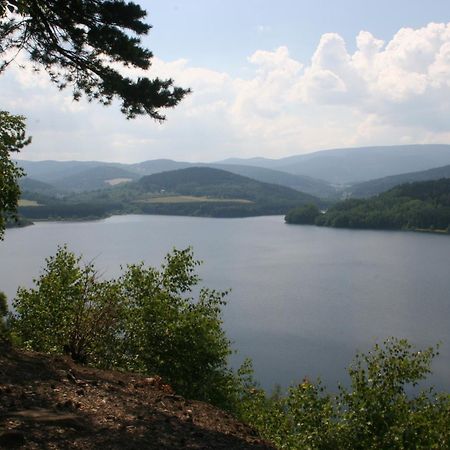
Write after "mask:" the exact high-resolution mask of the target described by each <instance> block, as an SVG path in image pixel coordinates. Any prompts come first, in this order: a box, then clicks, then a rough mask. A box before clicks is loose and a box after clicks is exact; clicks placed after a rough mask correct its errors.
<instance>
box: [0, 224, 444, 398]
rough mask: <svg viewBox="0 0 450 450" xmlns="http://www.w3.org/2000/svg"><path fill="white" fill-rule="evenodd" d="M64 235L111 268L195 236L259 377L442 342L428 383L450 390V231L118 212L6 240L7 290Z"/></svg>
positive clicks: (208, 279)
mask: <svg viewBox="0 0 450 450" xmlns="http://www.w3.org/2000/svg"><path fill="white" fill-rule="evenodd" d="M62 243H68V244H69V247H70V248H71V249H72V250H73V251H75V252H76V253H82V254H83V255H84V257H85V259H86V260H91V259H93V258H95V262H96V265H97V267H98V268H99V269H100V271H102V272H103V273H104V274H105V276H106V277H108V276H116V275H118V274H119V273H120V265H121V264H126V263H133V262H138V261H141V260H144V261H145V262H146V263H148V264H150V265H160V263H161V262H162V259H163V257H164V255H165V254H166V253H167V252H168V251H169V250H170V249H171V248H172V247H174V246H176V247H178V248H184V247H186V246H188V245H192V246H193V247H194V251H195V255H196V257H197V258H199V259H202V260H204V262H205V263H204V265H203V266H202V268H201V270H200V273H201V276H202V278H203V280H204V284H205V285H206V286H208V287H213V288H217V289H229V288H232V292H231V294H230V295H229V297H228V305H227V306H226V308H225V312H224V319H225V327H226V330H227V332H228V335H229V337H230V338H231V339H232V340H233V341H234V343H235V344H234V346H235V348H236V349H237V350H238V355H237V356H235V357H233V360H232V363H233V364H238V362H239V361H241V360H242V359H243V358H244V357H246V356H249V357H251V358H252V359H253V361H254V365H255V369H256V374H257V378H258V379H259V380H260V381H261V382H262V384H263V386H265V387H270V386H272V385H273V384H275V383H279V384H282V385H287V384H289V383H290V382H292V381H295V380H298V379H301V378H303V377H305V376H307V377H309V378H316V377H317V376H320V377H321V378H322V379H323V380H324V381H325V382H326V384H328V385H334V384H335V383H336V381H337V380H343V381H345V370H344V368H345V367H346V366H347V365H348V363H349V362H350V360H351V358H352V357H353V355H354V353H355V351H356V350H357V349H360V350H367V349H368V348H369V347H370V346H371V345H372V344H373V343H374V342H375V340H376V339H378V340H381V339H384V338H386V337H388V336H391V335H395V336H398V337H407V338H409V339H410V340H411V341H412V342H414V343H416V344H418V345H422V346H424V345H432V344H435V343H437V342H438V341H442V343H443V344H442V347H441V356H440V357H439V358H438V359H437V360H436V361H435V363H434V366H433V367H434V371H435V375H434V378H433V382H434V383H435V384H436V385H437V386H438V387H440V388H445V389H450V364H449V363H450V323H449V322H450V320H449V319H450V237H449V236H437V235H428V234H418V233H406V232H380V231H350V230H336V229H327V228H316V227H309V226H289V225H285V224H284V223H283V219H282V217H258V218H247V219H205V218H189V217H168V216H118V217H113V218H110V219H106V220H102V221H95V222H78V223H57V222H48V223H38V224H36V225H34V226H32V227H27V228H24V229H13V230H8V231H7V233H6V239H5V241H4V242H1V243H0V289H2V290H4V291H5V292H6V293H7V295H8V296H9V298H12V297H13V296H14V294H15V291H16V289H17V287H18V286H19V285H21V286H31V280H32V278H33V277H35V276H37V275H38V274H39V270H40V267H41V266H42V264H43V260H44V258H45V257H46V256H49V255H51V254H54V253H55V251H56V246H57V245H58V244H62Z"/></svg>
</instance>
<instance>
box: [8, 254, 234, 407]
mask: <svg viewBox="0 0 450 450" xmlns="http://www.w3.org/2000/svg"><path fill="white" fill-rule="evenodd" d="M199 264H200V262H199V261H196V260H195V259H194V257H193V253H192V249H190V248H188V249H185V250H176V249H174V250H173V252H172V253H170V254H168V255H167V256H166V260H165V263H164V264H163V266H162V267H161V269H159V270H158V269H156V268H152V267H145V266H144V265H143V264H137V265H130V266H128V267H127V268H126V270H125V272H124V273H123V275H122V276H120V277H119V278H118V279H115V280H110V281H104V280H100V279H99V277H98V274H97V271H96V270H95V268H94V266H93V264H92V263H90V264H86V265H83V264H81V258H80V257H76V256H75V255H74V254H73V253H72V252H70V251H69V250H68V249H67V248H66V247H61V248H58V251H57V253H56V255H55V256H52V257H50V258H48V259H47V260H46V267H45V268H44V270H43V273H42V274H41V276H40V277H39V278H38V279H37V280H34V282H35V288H33V289H24V288H20V289H19V290H18V293H17V296H16V298H15V300H14V307H15V310H16V314H15V316H14V317H13V318H12V321H11V322H12V327H13V332H14V334H15V336H16V340H18V341H19V343H20V344H21V345H23V346H25V347H27V348H30V349H33V350H37V351H43V352H50V353H69V354H70V355H71V356H72V357H73V358H74V359H75V360H77V361H79V362H85V363H89V364H93V365H95V366H99V367H103V368H112V367H116V368H122V369H127V370H134V371H139V372H142V373H146V374H159V375H161V376H162V377H163V378H164V379H165V381H166V382H168V383H170V384H171V385H172V386H173V387H174V388H175V389H176V391H177V392H178V393H180V394H182V395H185V396H188V397H190V398H196V399H201V400H206V401H210V402H213V403H215V404H219V405H221V406H224V407H227V408H229V409H231V408H233V405H234V404H235V403H236V398H237V395H238V394H237V392H238V385H237V382H238V381H237V380H238V378H237V375H235V374H234V373H233V372H232V371H230V370H229V369H228V368H227V358H228V356H229V354H230V353H231V347H230V342H229V340H228V339H227V338H226V336H225V333H224V331H223V329H222V320H221V308H222V306H223V305H224V304H225V302H224V296H225V295H226V293H225V292H217V291H214V290H209V289H200V290H199V294H198V298H197V299H196V300H194V298H193V296H192V290H193V289H194V288H196V287H197V285H198V283H199V277H198V275H197V274H196V273H195V270H196V267H197V266H198V265H199Z"/></svg>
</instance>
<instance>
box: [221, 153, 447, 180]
mask: <svg viewBox="0 0 450 450" xmlns="http://www.w3.org/2000/svg"><path fill="white" fill-rule="evenodd" d="M222 163H223V164H239V165H253V166H255V165H258V166H260V167H265V168H271V169H276V170H281V171H284V172H288V173H292V174H295V175H307V176H310V177H313V178H318V179H321V180H325V181H328V182H329V183H336V184H350V183H352V184H353V183H357V182H363V181H367V180H371V179H376V178H382V177H386V176H390V175H398V174H402V173H408V172H415V171H421V170H427V169H432V168H435V167H440V166H445V165H448V164H450V145H447V144H416V145H395V146H377V147H358V148H341V149H332V150H321V151H318V152H314V153H308V154H305V155H294V156H289V157H286V158H281V159H265V158H251V159H239V158H233V159H228V160H225V161H222Z"/></svg>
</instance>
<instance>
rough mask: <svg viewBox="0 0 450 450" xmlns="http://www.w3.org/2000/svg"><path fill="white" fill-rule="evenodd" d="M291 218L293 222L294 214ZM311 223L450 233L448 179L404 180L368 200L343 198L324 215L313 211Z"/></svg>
mask: <svg viewBox="0 0 450 450" xmlns="http://www.w3.org/2000/svg"><path fill="white" fill-rule="evenodd" d="M299 217H300V218H301V217H302V216H301V215H299ZM291 218H293V219H294V220H291V222H292V223H294V221H295V217H291ZM314 223H315V224H316V225H321V226H330V227H336V228H371V229H391V230H399V229H404V230H420V231H435V232H441V233H450V178H442V179H440V180H431V181H418V182H415V183H406V184H403V185H400V186H396V187H394V188H392V189H391V190H389V191H387V192H383V193H381V194H379V195H377V196H375V197H371V198H368V199H349V200H345V201H342V202H339V203H336V204H335V205H333V206H332V207H331V208H330V209H328V211H327V212H326V213H325V214H321V213H320V212H318V211H316V217H315V219H314Z"/></svg>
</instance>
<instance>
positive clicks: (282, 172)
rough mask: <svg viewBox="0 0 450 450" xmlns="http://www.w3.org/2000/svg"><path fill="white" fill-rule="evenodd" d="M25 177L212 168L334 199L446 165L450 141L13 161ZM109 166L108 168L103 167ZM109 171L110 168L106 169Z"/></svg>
mask: <svg viewBox="0 0 450 450" xmlns="http://www.w3.org/2000/svg"><path fill="white" fill-rule="evenodd" d="M18 163H19V164H20V165H21V166H22V167H24V169H25V171H26V172H27V174H28V176H29V177H30V178H33V179H36V180H38V181H42V182H45V183H49V184H52V185H53V184H54V185H55V187H57V188H58V189H60V190H69V191H83V190H90V189H99V188H103V187H108V181H109V180H110V179H111V176H113V175H112V172H113V171H114V170H116V171H119V170H122V171H123V172H122V174H121V175H120V176H117V177H116V176H113V178H125V179H126V178H129V179H132V180H134V179H137V178H139V177H141V176H146V175H151V174H154V173H160V172H165V171H171V170H176V169H185V168H188V167H195V166H202V167H213V168H217V169H222V170H228V171H229V172H232V173H235V174H238V175H243V176H247V177H250V178H253V179H255V180H258V181H261V182H269V183H275V184H279V185H282V186H288V187H291V188H294V189H296V190H299V191H301V192H305V193H308V194H311V195H314V196H320V197H324V198H336V197H338V196H339V191H342V190H344V188H345V187H346V186H348V185H350V184H355V183H361V182H365V181H369V180H374V179H378V178H383V177H387V176H394V175H399V174H405V173H410V172H417V171H425V170H429V169H433V168H437V167H441V166H446V165H450V145H445V144H435V145H434V144H433V145H400V146H384V147H381V146H380V147H360V148H344V149H333V150H323V151H319V152H314V153H309V154H305V155H294V156H289V157H286V158H281V159H266V158H250V159H239V158H232V159H228V160H224V161H219V162H214V163H190V162H183V161H173V160H170V159H156V160H149V161H144V162H141V163H134V164H120V163H106V162H99V161H37V162H33V161H18ZM106 167H109V169H105V168H106ZM108 170H109V171H110V172H109V173H108Z"/></svg>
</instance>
